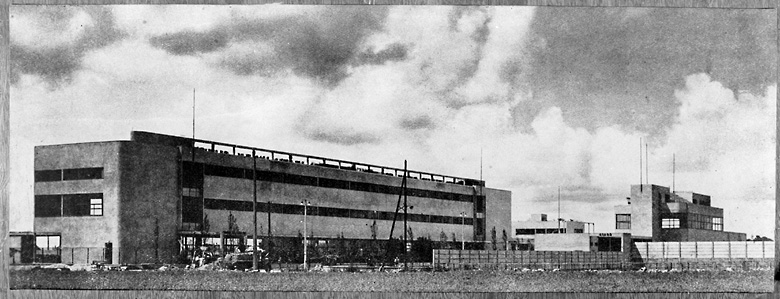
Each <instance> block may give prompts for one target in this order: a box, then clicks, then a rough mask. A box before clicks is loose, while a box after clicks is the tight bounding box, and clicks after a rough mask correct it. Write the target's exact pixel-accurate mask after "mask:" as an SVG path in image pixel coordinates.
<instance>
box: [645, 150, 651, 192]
mask: <svg viewBox="0 0 780 299" xmlns="http://www.w3.org/2000/svg"><path fill="white" fill-rule="evenodd" d="M647 152H648V149H647V141H645V182H646V183H647V184H648V185H649V184H650V159H648V158H647V155H648V153H647Z"/></svg>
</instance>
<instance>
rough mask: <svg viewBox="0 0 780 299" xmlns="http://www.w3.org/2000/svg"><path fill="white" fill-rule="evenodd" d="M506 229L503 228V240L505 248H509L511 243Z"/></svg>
mask: <svg viewBox="0 0 780 299" xmlns="http://www.w3.org/2000/svg"><path fill="white" fill-rule="evenodd" d="M507 239H508V238H507V236H506V229H502V230H501V240H503V241H504V250H509V243H507V242H506V241H507Z"/></svg>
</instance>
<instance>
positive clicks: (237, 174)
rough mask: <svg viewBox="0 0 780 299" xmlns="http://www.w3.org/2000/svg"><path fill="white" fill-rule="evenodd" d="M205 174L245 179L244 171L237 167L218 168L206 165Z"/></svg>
mask: <svg viewBox="0 0 780 299" xmlns="http://www.w3.org/2000/svg"><path fill="white" fill-rule="evenodd" d="M204 171H205V174H206V175H211V176H221V177H229V178H237V179H243V178H244V169H242V168H236V167H227V166H218V165H206V168H205V170H204Z"/></svg>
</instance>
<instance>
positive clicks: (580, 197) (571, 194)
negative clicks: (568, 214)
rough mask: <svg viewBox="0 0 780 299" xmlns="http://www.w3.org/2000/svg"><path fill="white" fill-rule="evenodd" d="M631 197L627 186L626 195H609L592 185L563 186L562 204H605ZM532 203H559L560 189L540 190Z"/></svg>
mask: <svg viewBox="0 0 780 299" xmlns="http://www.w3.org/2000/svg"><path fill="white" fill-rule="evenodd" d="M630 195H631V190H630V188H629V187H628V186H626V190H625V193H622V192H621V193H618V194H608V193H606V192H604V190H602V189H601V188H598V187H594V186H590V185H568V186H567V185H564V186H561V202H570V203H576V204H583V203H586V204H587V203H604V202H609V201H612V200H614V199H616V198H625V197H626V196H630ZM531 201H532V202H538V203H545V202H546V203H552V202H557V201H558V189H557V188H550V189H548V190H540V195H539V196H537V197H535V198H532V199H531Z"/></svg>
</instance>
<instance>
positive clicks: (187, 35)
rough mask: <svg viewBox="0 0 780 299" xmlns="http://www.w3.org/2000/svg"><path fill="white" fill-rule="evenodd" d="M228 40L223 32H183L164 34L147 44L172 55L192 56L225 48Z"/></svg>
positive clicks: (153, 38)
mask: <svg viewBox="0 0 780 299" xmlns="http://www.w3.org/2000/svg"><path fill="white" fill-rule="evenodd" d="M228 41H229V38H228V36H227V35H226V34H225V33H224V32H220V31H209V32H193V31H184V32H177V33H170V34H164V35H161V36H155V37H152V38H151V39H149V43H150V44H151V45H152V46H154V47H157V48H160V49H164V50H166V51H168V53H171V54H173V55H193V54H199V53H207V52H212V51H216V50H219V49H222V48H225V47H226V46H227V44H228Z"/></svg>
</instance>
